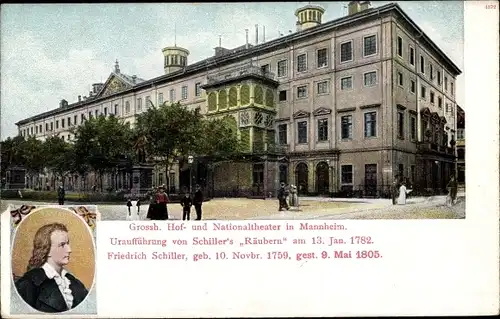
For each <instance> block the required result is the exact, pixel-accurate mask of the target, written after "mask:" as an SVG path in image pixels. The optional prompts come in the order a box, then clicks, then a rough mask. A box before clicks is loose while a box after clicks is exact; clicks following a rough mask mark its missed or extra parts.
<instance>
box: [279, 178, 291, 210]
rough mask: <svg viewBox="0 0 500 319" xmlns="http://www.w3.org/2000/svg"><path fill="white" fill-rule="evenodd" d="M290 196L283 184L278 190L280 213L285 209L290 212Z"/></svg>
mask: <svg viewBox="0 0 500 319" xmlns="http://www.w3.org/2000/svg"><path fill="white" fill-rule="evenodd" d="M287 196H288V192H287V191H286V189H285V183H281V185H280V189H279V190H278V202H279V209H278V210H279V211H281V210H282V209H283V208H284V209H286V210H288V209H289V207H288V203H287V202H286V197H287Z"/></svg>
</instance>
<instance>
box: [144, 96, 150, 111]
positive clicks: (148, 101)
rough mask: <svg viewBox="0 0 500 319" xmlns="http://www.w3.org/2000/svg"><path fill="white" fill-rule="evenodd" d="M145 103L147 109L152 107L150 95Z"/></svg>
mask: <svg viewBox="0 0 500 319" xmlns="http://www.w3.org/2000/svg"><path fill="white" fill-rule="evenodd" d="M145 103H146V107H147V108H149V107H151V97H150V96H149V95H148V96H146V101H145Z"/></svg>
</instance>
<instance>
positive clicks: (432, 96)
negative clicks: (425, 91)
mask: <svg viewBox="0 0 500 319" xmlns="http://www.w3.org/2000/svg"><path fill="white" fill-rule="evenodd" d="M429 94H430V100H431V103H432V104H434V92H432V91H431V92H430V93H429Z"/></svg>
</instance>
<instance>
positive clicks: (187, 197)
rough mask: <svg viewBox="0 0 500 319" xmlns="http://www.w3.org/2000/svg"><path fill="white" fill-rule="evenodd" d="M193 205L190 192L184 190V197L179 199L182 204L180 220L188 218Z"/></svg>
mask: <svg viewBox="0 0 500 319" xmlns="http://www.w3.org/2000/svg"><path fill="white" fill-rule="evenodd" d="M192 205H193V199H192V198H191V194H189V192H187V191H186V192H185V194H184V197H183V198H182V199H181V206H182V220H186V219H187V220H189V217H190V215H191V206H192Z"/></svg>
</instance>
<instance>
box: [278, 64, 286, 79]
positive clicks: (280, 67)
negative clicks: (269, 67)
mask: <svg viewBox="0 0 500 319" xmlns="http://www.w3.org/2000/svg"><path fill="white" fill-rule="evenodd" d="M286 74H287V60H281V61H278V77H283V76H286Z"/></svg>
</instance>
